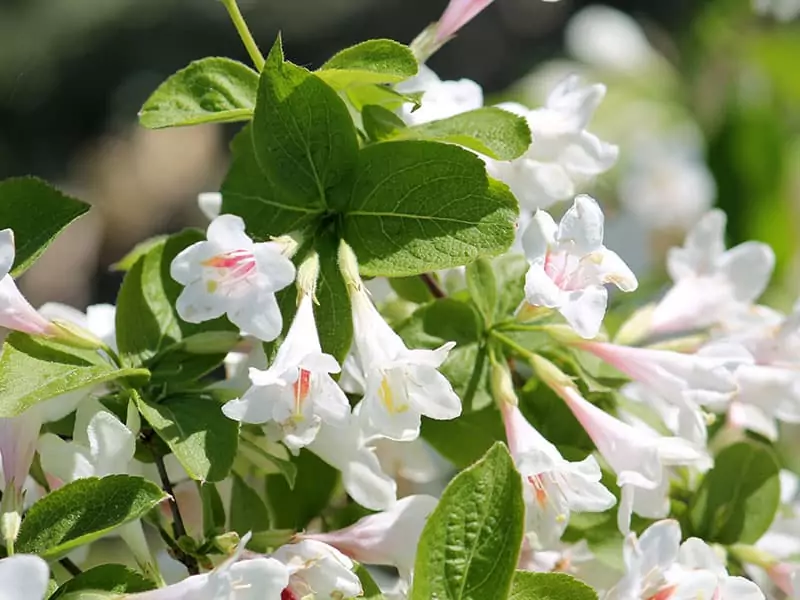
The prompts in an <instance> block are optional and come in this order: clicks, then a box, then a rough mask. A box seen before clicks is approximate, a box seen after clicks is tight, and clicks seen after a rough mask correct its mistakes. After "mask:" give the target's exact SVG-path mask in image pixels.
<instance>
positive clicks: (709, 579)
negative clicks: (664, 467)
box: [605, 520, 764, 600]
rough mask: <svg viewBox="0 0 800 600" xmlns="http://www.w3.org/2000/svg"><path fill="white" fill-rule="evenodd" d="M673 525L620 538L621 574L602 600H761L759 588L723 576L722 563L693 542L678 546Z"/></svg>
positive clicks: (677, 528) (661, 524)
mask: <svg viewBox="0 0 800 600" xmlns="http://www.w3.org/2000/svg"><path fill="white" fill-rule="evenodd" d="M680 541H681V530H680V526H679V525H678V523H677V521H672V520H666V521H659V522H657V523H654V524H653V525H651V526H650V527H648V528H647V530H646V531H645V532H644V533H643V534H642V537H641V538H639V539H637V537H636V534H634V533H631V534H629V535H628V537H627V539H626V540H625V545H624V547H623V557H624V560H625V566H626V571H627V572H626V574H625V576H624V577H623V578H622V579H621V580H620V581H619V583H618V584H617V585H616V586H615V587H614V588H613V589H612V590H610V591H609V592H608V593H607V594H606V596H605V600H696V599H698V598H708V599H709V600H712V599H713V600H764V594H763V593H762V592H761V590H759V589H758V586H757V585H756V584H755V583H753V582H752V581H749V580H747V579H745V578H743V577H732V576H730V575H728V572H727V570H726V569H725V565H724V563H723V562H722V560H721V559H720V558H719V557H718V556H717V555H716V554H715V553H714V551H713V550H712V549H711V548H709V547H708V546H707V545H706V544H705V542H703V541H702V540H700V539H698V538H689V539H688V540H686V541H685V542H684V543H683V544H680Z"/></svg>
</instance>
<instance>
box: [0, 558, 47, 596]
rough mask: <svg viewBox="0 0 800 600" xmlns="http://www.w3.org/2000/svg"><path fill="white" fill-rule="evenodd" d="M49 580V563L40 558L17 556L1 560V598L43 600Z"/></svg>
mask: <svg viewBox="0 0 800 600" xmlns="http://www.w3.org/2000/svg"><path fill="white" fill-rule="evenodd" d="M49 580H50V570H49V569H48V567H47V563H46V562H45V561H43V560H42V559H41V558H39V557H38V556H33V555H29V554H16V555H14V556H9V557H8V558H4V559H2V560H0V597H3V598H8V599H9V600H13V599H14V598H17V599H19V600H41V599H42V598H44V596H45V594H46V593H47V585H48V583H49Z"/></svg>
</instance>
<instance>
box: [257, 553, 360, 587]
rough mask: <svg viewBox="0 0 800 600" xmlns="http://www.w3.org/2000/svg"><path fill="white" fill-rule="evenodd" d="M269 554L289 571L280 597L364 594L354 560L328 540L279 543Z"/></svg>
mask: <svg viewBox="0 0 800 600" xmlns="http://www.w3.org/2000/svg"><path fill="white" fill-rule="evenodd" d="M272 556H273V558H275V559H276V560H278V561H280V562H281V563H283V564H284V565H286V567H287V569H288V571H289V585H288V587H287V588H286V590H285V592H284V595H283V596H281V598H288V599H289V600H301V599H303V598H320V599H322V598H354V597H356V596H361V595H362V594H363V591H362V589H361V581H360V580H359V578H358V576H357V575H356V574H355V573H354V572H353V569H354V566H355V565H354V564H353V561H352V560H350V559H349V558H347V557H346V556H345V555H344V554H342V553H341V552H339V551H338V550H337V549H336V548H333V547H331V546H329V545H328V544H325V543H323V542H319V541H316V540H311V539H305V540H301V541H299V542H297V543H295V544H286V545H284V546H281V547H280V548H278V549H277V550H276V551H275V552H273V554H272ZM259 597H260V598H265V597H266V596H259Z"/></svg>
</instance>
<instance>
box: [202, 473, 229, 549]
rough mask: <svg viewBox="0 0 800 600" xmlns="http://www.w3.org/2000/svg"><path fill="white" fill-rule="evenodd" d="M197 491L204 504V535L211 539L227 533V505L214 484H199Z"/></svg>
mask: <svg viewBox="0 0 800 600" xmlns="http://www.w3.org/2000/svg"><path fill="white" fill-rule="evenodd" d="M197 489H198V490H199V492H200V500H201V501H202V503H203V535H205V536H206V538H207V539H209V538H212V537H214V536H215V535H218V534H219V533H221V532H223V531H225V504H224V503H223V502H222V496H220V495H219V490H217V486H215V485H214V484H213V483H210V482H206V483H200V482H197Z"/></svg>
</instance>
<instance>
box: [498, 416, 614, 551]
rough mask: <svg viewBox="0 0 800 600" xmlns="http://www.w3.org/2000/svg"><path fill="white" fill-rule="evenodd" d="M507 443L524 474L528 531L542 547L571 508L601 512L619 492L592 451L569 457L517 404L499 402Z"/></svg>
mask: <svg viewBox="0 0 800 600" xmlns="http://www.w3.org/2000/svg"><path fill="white" fill-rule="evenodd" d="M501 412H502V415H503V422H504V424H505V429H506V438H507V439H508V447H509V450H510V451H511V456H512V457H513V458H514V463H515V464H516V466H517V470H518V471H519V473H520V475H521V476H522V481H523V495H524V498H525V507H526V510H525V516H526V525H525V531H526V533H527V534H528V535H530V536H531V537H532V538H533V539H534V545H535V546H537V547H540V548H552V547H553V546H554V545H555V544H556V543H557V542H558V540H560V539H561V536H562V534H563V533H564V530H565V529H566V528H567V525H568V524H569V517H570V513H571V512H572V511H575V512H603V511H605V510H608V509H609V508H611V507H612V506H614V504H616V501H617V500H616V498H615V497H614V495H613V494H612V493H611V492H609V491H608V490H607V489H606V488H605V486H604V485H603V484H602V483H600V478H601V472H600V466H599V465H598V464H597V461H596V460H595V458H594V457H593V456H589V457H587V458H585V459H584V460H582V461H580V462H569V461H567V460H565V459H564V457H563V456H561V453H560V452H559V451H558V449H557V448H556V447H555V446H554V445H553V444H551V443H550V442H548V441H547V440H546V439H545V438H544V437H542V435H541V434H540V433H539V432H538V431H536V429H534V427H533V426H532V425H531V424H530V423H528V421H527V420H526V419H525V417H524V416H523V415H522V413H521V412H520V410H519V408H517V407H516V406H512V405H510V404H508V403H504V404H503V405H502V406H501Z"/></svg>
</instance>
